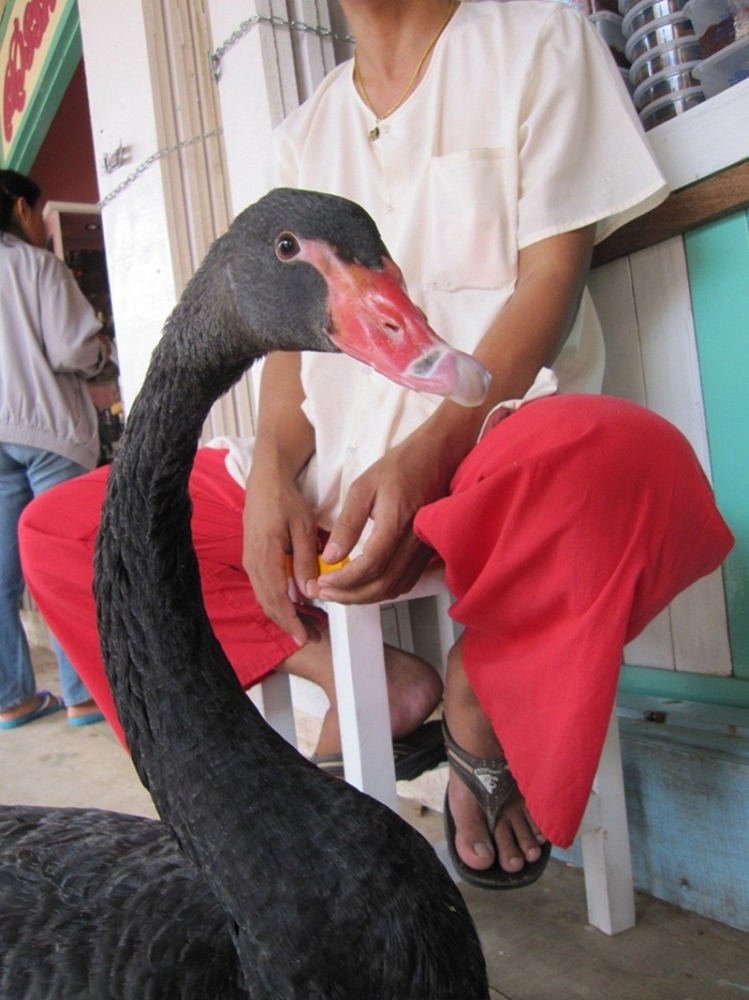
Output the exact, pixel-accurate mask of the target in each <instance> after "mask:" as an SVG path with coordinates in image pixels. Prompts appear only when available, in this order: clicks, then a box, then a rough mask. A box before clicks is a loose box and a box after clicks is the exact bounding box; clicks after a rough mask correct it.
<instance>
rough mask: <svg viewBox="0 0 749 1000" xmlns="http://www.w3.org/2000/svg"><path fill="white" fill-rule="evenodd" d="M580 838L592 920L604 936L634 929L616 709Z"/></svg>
mask: <svg viewBox="0 0 749 1000" xmlns="http://www.w3.org/2000/svg"><path fill="white" fill-rule="evenodd" d="M579 836H580V837H581V841H582V852H583V869H584V871H585V895H586V897H587V903H588V921H589V923H591V924H592V925H593V926H594V927H597V928H598V929H599V930H601V931H603V932H604V934H619V933H620V932H621V931H626V930H628V929H629V928H630V927H634V925H635V896H634V887H633V879H632V856H631V853H630V847H629V826H628V824H627V805H626V800H625V797H624V776H623V773H622V756H621V743H620V740H619V723H618V721H617V717H616V712H614V713H613V714H612V716H611V721H610V723H609V730H608V733H607V735H606V742H605V743H604V746H603V752H602V754H601V760H600V763H599V765H598V772H597V774H596V779H595V782H594V784H593V794H592V795H591V797H590V801H589V803H588V808H587V809H586V811H585V816H584V817H583V822H582V825H581V827H580V831H579Z"/></svg>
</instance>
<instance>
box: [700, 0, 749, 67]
mask: <svg viewBox="0 0 749 1000" xmlns="http://www.w3.org/2000/svg"><path fill="white" fill-rule="evenodd" d="M687 12H688V17H689V18H690V20H691V21H692V24H693V25H694V31H695V34H696V35H697V37H698V39H699V40H700V46H701V48H702V54H703V56H704V57H705V59H708V58H710V56H712V55H714V54H715V53H716V52H719V51H720V50H721V49H723V48H725V47H726V46H727V45H732V44H733V42H735V41H738V40H739V39H741V38H743V37H744V36H745V35H747V34H749V0H689V3H687V5H686V7H685V8H684V13H685V14H687Z"/></svg>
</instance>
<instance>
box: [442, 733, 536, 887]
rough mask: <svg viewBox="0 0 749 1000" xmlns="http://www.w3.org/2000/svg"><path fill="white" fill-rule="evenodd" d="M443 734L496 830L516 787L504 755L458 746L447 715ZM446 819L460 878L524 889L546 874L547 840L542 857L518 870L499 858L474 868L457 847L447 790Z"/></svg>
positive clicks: (459, 770)
mask: <svg viewBox="0 0 749 1000" xmlns="http://www.w3.org/2000/svg"><path fill="white" fill-rule="evenodd" d="M442 734H443V736H444V740H445V746H446V748H447V760H448V763H449V765H450V767H451V768H452V769H453V771H454V772H455V774H456V775H457V777H458V778H460V780H461V781H462V782H463V784H464V785H466V787H467V788H468V789H469V790H470V791H471V793H472V794H473V796H474V797H475V798H476V800H477V801H478V803H479V805H480V806H481V808H482V809H483V812H484V816H485V818H486V826H487V829H488V830H491V831H493V830H494V827H495V826H496V825H497V819H498V817H499V814H500V812H501V811H502V807H503V806H504V805H505V803H506V802H507V800H508V799H509V797H510V795H512V793H513V792H514V791H515V790H516V788H517V784H516V783H515V779H514V778H513V776H512V772H511V771H510V768H509V767H508V766H507V760H506V759H505V757H504V754H503V755H502V756H500V757H474V756H473V754H470V753H468V751H467V750H464V749H463V748H462V747H460V746H458V744H457V743H456V742H455V740H454V739H453V738H452V736H451V735H450V730H449V729H448V728H447V722H446V721H445V717H444V716H443V717H442ZM444 819H445V836H446V838H447V848H448V851H449V852H450V860H451V861H452V863H453V865H454V866H455V869H456V871H457V872H458V874H459V875H460V876H461V878H463V879H465V881H466V882H468V883H470V884H471V885H477V886H479V887H480V888H482V889H521V888H524V887H525V886H527V885H531V884H532V883H533V882H535V881H536V880H537V879H539V878H540V877H541V875H543V873H544V871H545V869H546V865H547V863H548V861H549V855H550V854H551V844H550V842H549V841H548V840H547V841H546V842H545V843H544V844H541V845H540V846H541V857H540V858H539V859H538V860H537V861H526V863H525V865H524V866H523V867H522V868H521V869H520V871H519V872H506V871H505V870H504V868H502V866H501V865H500V864H499V861H497V860H496V859H495V861H494V864H493V865H492V866H491V868H484V869H479V868H471V867H470V866H469V865H467V864H466V863H465V861H463V860H462V859H461V858H460V856H459V855H458V852H457V850H456V849H455V821H454V819H453V816H452V813H451V812H450V803H449V801H448V793H447V791H446V792H445V809H444Z"/></svg>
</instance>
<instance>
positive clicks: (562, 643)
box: [21, 395, 733, 846]
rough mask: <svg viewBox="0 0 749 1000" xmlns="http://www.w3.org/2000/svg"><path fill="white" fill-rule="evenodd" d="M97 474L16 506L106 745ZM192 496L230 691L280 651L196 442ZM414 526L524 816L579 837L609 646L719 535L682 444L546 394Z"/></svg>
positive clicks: (222, 491) (26, 548)
mask: <svg viewBox="0 0 749 1000" xmlns="http://www.w3.org/2000/svg"><path fill="white" fill-rule="evenodd" d="M105 482H106V471H105V470H97V471H96V472H94V473H91V474H90V475H88V476H83V477H81V478H79V479H76V480H73V481H71V482H70V483H69V484H63V485H62V486H59V487H55V488H54V489H52V490H50V491H48V492H47V493H45V494H44V495H43V496H41V497H39V498H38V499H37V500H35V501H34V502H33V503H32V504H30V505H29V506H28V507H27V508H26V512H25V515H24V519H23V523H22V527H21V545H22V559H23V564H24V570H25V573H26V576H27V580H28V583H29V587H30V589H31V592H32V594H33V595H34V598H35V600H36V601H37V603H38V605H39V607H40V609H41V611H42V613H43V615H44V616H45V618H46V620H47V621H48V623H49V625H50V627H51V628H52V630H53V632H54V633H55V635H56V636H57V637H58V639H59V640H60V642H61V643H62V645H63V647H64V648H65V650H66V652H67V653H68V655H69V656H70V658H71V659H72V661H73V663H74V665H75V666H76V669H77V670H78V671H79V672H80V674H81V677H82V678H83V679H84V681H85V683H86V684H87V685H88V687H89V690H90V691H91V692H92V694H93V696H94V698H95V699H96V701H97V703H98V704H99V705H100V707H101V709H102V711H104V713H105V714H106V716H107V718H108V719H109V721H110V722H111V723H112V725H113V726H114V728H115V729H116V731H117V732H118V733H119V734H120V737H121V738H122V733H121V730H120V728H119V725H118V723H117V718H116V714H115V710H114V705H113V703H112V698H111V695H110V693H109V689H108V686H107V683H106V679H105V676H104V671H103V667H102V664H101V658H100V655H99V647H98V637H97V634H96V625H95V612H94V603H93V597H92V594H91V582H92V558H93V546H94V539H95V535H96V531H97V526H98V520H99V511H100V509H101V503H102V500H103V495H104V488H105ZM190 492H191V496H192V500H193V522H192V523H193V534H194V543H195V548H196V551H197V554H198V559H199V562H200V568H201V576H202V582H203V591H204V598H205V604H206V609H207V611H208V614H209V617H210V619H211V622H212V623H213V627H214V630H215V632H216V635H217V636H218V639H219V641H220V642H221V644H222V646H223V647H224V650H225V651H226V654H227V656H228V657H229V660H230V661H231V663H232V664H233V666H234V669H235V670H236V672H237V675H238V676H239V678H240V680H241V682H242V684H243V685H244V686H249V685H250V684H251V683H253V682H255V681H257V680H259V679H260V678H261V677H262V676H263V675H264V674H266V673H267V672H268V671H269V670H271V669H272V668H273V667H274V666H275V665H276V664H278V663H279V662H280V661H281V660H282V659H284V658H285V657H286V656H288V655H289V654H290V653H291V652H293V650H294V649H295V648H296V646H295V644H294V643H293V641H292V640H291V639H290V638H289V637H288V636H287V635H286V634H285V633H283V632H282V631H281V630H280V629H278V628H277V627H276V626H275V625H273V624H272V623H271V622H269V621H268V620H267V619H266V618H265V617H264V615H263V613H262V611H261V610H260V608H259V606H258V605H257V603H256V602H255V598H254V595H253V592H252V588H251V586H250V583H249V580H248V579H247V576H246V574H245V573H244V571H243V569H242V565H241V553H242V506H243V493H242V490H241V489H240V488H239V487H238V486H237V485H236V483H234V481H233V480H232V479H231V478H230V477H229V475H228V473H227V472H226V470H225V467H224V464H223V453H222V452H217V451H214V450H211V449H202V450H201V451H199V452H198V456H197V459H196V462H195V467H194V470H193V474H192V478H191V481H190ZM416 530H417V532H418V533H419V534H420V535H421V537H422V538H424V540H425V541H427V542H428V543H429V544H430V545H432V546H433V547H434V548H435V549H436V550H437V551H438V552H439V554H440V555H441V556H442V558H443V559H444V561H445V565H446V578H447V583H448V586H449V588H450V590H451V591H452V593H453V594H454V595H455V596H456V598H457V601H456V603H455V605H454V607H453V615H454V617H455V619H456V620H457V621H459V622H461V623H462V624H463V625H464V626H465V632H464V635H463V661H464V665H465V669H466V672H467V674H468V677H469V680H470V682H471V684H472V686H473V688H474V690H475V691H476V693H477V696H478V698H479V700H480V702H481V704H482V706H483V708H484V710H485V711H486V713H487V714H488V716H489V717H490V719H491V721H492V724H493V726H494V729H495V731H496V733H497V736H498V738H499V740H500V742H501V743H502V746H503V747H504V749H505V752H506V754H507V757H508V760H509V763H510V767H511V769H512V771H513V773H514V775H515V777H516V779H517V781H518V784H519V786H520V789H521V791H522V793H523V795H524V796H525V798H526V801H527V804H528V807H529V809H530V812H531V815H533V817H534V819H535V820H536V822H537V823H538V824H539V826H540V828H541V829H542V830H543V831H544V833H545V834H546V835H547V836H548V837H549V839H551V840H552V841H553V842H554V843H557V844H560V845H562V846H566V845H567V844H569V843H570V842H571V841H572V839H573V838H574V836H575V833H576V832H577V828H578V826H579V823H580V819H581V817H582V813H583V811H584V809H585V804H586V802H587V799H588V795H589V793H590V788H591V785H592V781H593V777H594V775H595V771H596V767H597V765H598V758H599V756H600V751H601V747H602V745H603V740H604V737H605V733H606V726H607V724H608V720H609V716H610V714H611V708H612V705H613V702H614V697H615V692H616V683H617V677H618V673H619V666H620V663H621V656H622V648H623V646H624V644H625V643H626V642H627V641H628V640H630V639H632V638H633V637H634V636H635V635H637V633H638V632H640V631H641V630H642V628H644V626H645V625H646V624H647V623H648V622H649V621H650V620H651V619H652V618H653V617H655V615H656V614H658V613H659V612H660V611H661V610H662V609H663V608H664V607H665V606H666V605H667V604H668V603H669V602H670V601H671V600H672V599H673V598H674V597H675V596H676V595H677V594H678V593H679V592H680V591H681V590H683V589H684V588H685V587H687V586H689V585H690V584H691V583H693V582H694V581H695V580H697V579H698V578H699V577H701V576H703V575H705V574H706V573H709V572H711V571H712V570H714V569H716V568H717V567H718V566H719V565H720V563H721V562H722V560H723V559H724V558H725V556H726V555H727V553H728V552H729V551H730V549H731V547H732V545H733V538H732V536H731V534H730V532H729V530H728V528H727V527H726V525H725V523H724V522H723V519H722V518H721V516H720V514H719V513H718V511H717V509H716V507H715V503H714V500H713V496H712V492H711V490H710V486H709V484H708V482H707V480H706V478H705V475H704V474H703V472H702V469H701V468H700V466H699V463H698V462H697V459H696V457H695V455H694V453H693V451H692V449H691V447H690V446H689V444H688V443H687V441H686V439H685V438H684V437H683V436H682V435H681V434H680V433H679V432H678V431H677V430H676V429H675V428H673V427H672V426H671V425H670V424H668V423H667V422H666V421H664V420H662V419H661V418H659V417H657V416H656V415H655V414H653V413H651V412H650V411H648V410H645V409H643V408H642V407H639V406H635V405H633V404H631V403H627V402H623V401H621V400H617V399H611V398H607V397H601V396H592V395H591V396H554V397H549V398H547V399H542V400H538V401H536V402H534V403H531V404H528V405H526V406H524V407H522V408H521V409H520V410H519V411H518V412H517V413H515V414H513V415H512V416H510V417H508V418H507V419H506V420H504V421H503V422H502V423H500V424H499V425H498V426H497V427H496V428H495V429H494V430H493V431H491V432H490V433H489V434H488V435H487V436H486V437H485V438H484V440H483V441H482V442H481V443H480V444H479V445H478V446H477V447H476V448H475V449H474V450H473V451H472V452H471V454H470V455H469V456H468V457H467V459H466V460H465V461H464V462H463V464H462V465H461V467H460V468H459V469H458V471H457V473H456V475H455V478H454V480H453V484H452V491H451V495H450V496H449V497H446V498H445V499H444V500H441V501H438V502H437V503H435V504H431V505H430V506H428V507H425V508H423V509H422V510H421V511H420V512H419V514H418V516H417V519H416Z"/></svg>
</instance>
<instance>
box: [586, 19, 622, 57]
mask: <svg viewBox="0 0 749 1000" xmlns="http://www.w3.org/2000/svg"><path fill="white" fill-rule="evenodd" d="M588 20H589V21H590V23H591V24H592V25H593V27H594V28H595V29H596V31H597V32H598V33H599V35H600V36H601V38H603V40H604V42H606V44H607V45H608V47H609V52H611V54H612V56H613V57H614V61H615V62H616V64H617V66H620V67H625V68H626V67H627V66H629V59H627V57H626V55H625V52H624V46H625V43H624V33H623V32H622V18H621V16H620V15H619V14H611V13H609V12H608V11H601V12H600V13H598V14H591V15H590V17H589V18H588Z"/></svg>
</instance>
